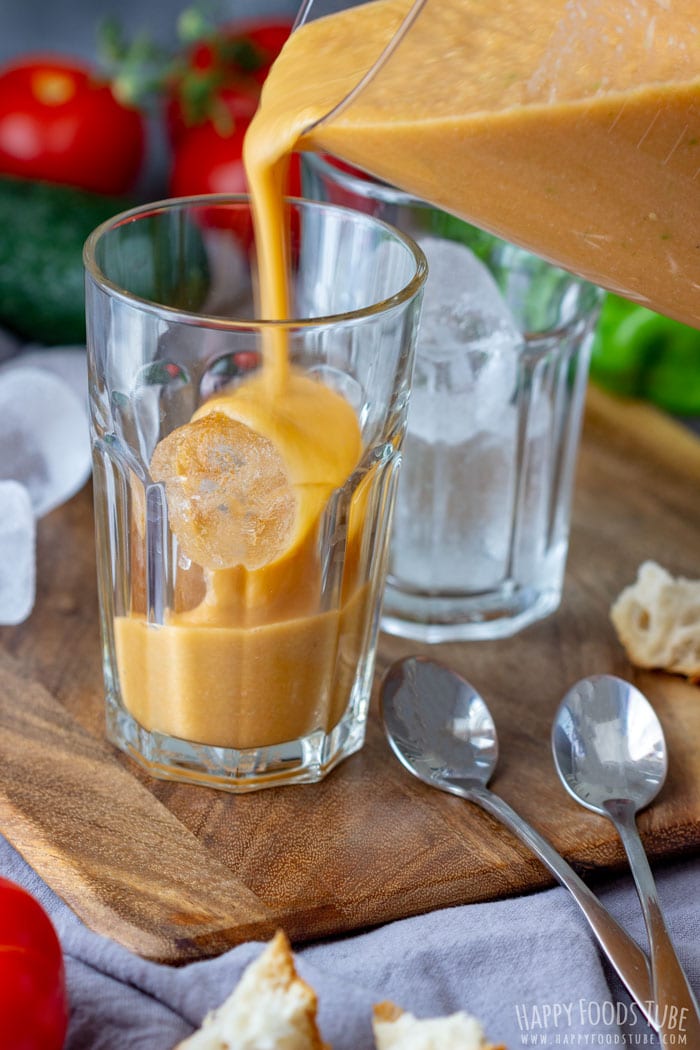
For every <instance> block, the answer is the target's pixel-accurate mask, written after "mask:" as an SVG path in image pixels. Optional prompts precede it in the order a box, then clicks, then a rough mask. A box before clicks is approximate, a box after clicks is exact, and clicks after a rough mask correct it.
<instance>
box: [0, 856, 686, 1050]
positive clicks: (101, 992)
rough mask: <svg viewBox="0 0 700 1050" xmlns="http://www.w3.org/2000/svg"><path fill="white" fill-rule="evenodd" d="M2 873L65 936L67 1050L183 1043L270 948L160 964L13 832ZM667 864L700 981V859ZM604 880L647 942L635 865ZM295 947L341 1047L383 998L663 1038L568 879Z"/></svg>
mask: <svg viewBox="0 0 700 1050" xmlns="http://www.w3.org/2000/svg"><path fill="white" fill-rule="evenodd" d="M0 873H1V874H3V875H4V876H6V877H7V878H11V879H14V880H15V881H16V882H19V883H21V884H22V885H23V886H25V887H26V888H27V889H29V890H30V891H31V892H32V893H33V894H34V895H35V896H36V897H37V898H38V899H39V900H40V901H41V902H42V904H43V905H44V907H45V908H46V909H47V911H48V912H49V914H50V915H51V917H52V919H53V921H54V923H55V926H56V929H57V930H58V933H59V936H60V938H61V941H62V944H63V948H64V951H65V954H66V968H67V974H68V987H69V995H70V1000H71V1023H70V1030H69V1036H68V1042H67V1045H66V1050H117V1048H118V1050H146V1048H148V1050H171V1048H172V1047H173V1046H174V1045H175V1044H176V1043H177V1042H178V1040H180V1039H183V1038H185V1037H186V1036H187V1035H188V1034H189V1033H190V1032H191V1031H192V1029H193V1028H194V1027H196V1026H197V1025H199V1023H200V1022H201V1020H202V1018H203V1017H204V1014H205V1013H206V1012H207V1011H208V1010H210V1009H212V1008H213V1007H215V1006H217V1005H218V1004H219V1003H221V1002H222V1001H223V1000H224V999H225V998H226V997H227V995H228V994H229V993H230V991H231V990H232V988H233V987H234V985H235V984H236V982H237V981H238V979H239V977H240V975H241V973H242V971H243V969H244V968H245V967H246V966H247V964H248V963H249V962H250V961H251V960H252V959H254V958H255V957H256V955H257V954H258V953H259V952H260V951H261V946H260V945H259V944H243V945H240V946H239V947H238V948H235V949H233V950H232V951H230V952H228V953H227V954H225V955H223V956H221V957H219V958H218V959H212V960H207V961H206V962H200V963H193V964H191V965H189V966H186V967H183V968H181V969H172V968H170V967H166V966H158V965H155V964H154V963H149V962H145V961H144V960H142V959H139V958H138V957H136V956H134V955H132V954H131V953H130V952H128V951H126V950H125V949H124V948H121V947H120V946H119V945H117V944H115V943H113V942H111V941H109V940H107V939H105V938H104V937H100V936H98V935H97V934H95V933H92V932H91V931H90V930H88V929H86V927H85V926H84V925H83V924H82V923H81V922H80V921H79V920H78V919H77V918H76V917H75V915H74V914H73V913H72V912H71V910H70V909H69V908H68V907H67V906H66V905H65V904H64V903H63V902H62V901H61V900H59V898H58V897H56V895H55V894H54V893H53V892H52V891H51V890H50V889H49V888H48V886H46V885H45V883H43V882H42V881H41V880H40V879H39V878H38V877H37V875H36V874H35V873H34V872H33V871H32V870H31V868H29V867H28V865H27V864H26V863H25V862H24V861H23V859H22V858H21V857H20V856H19V855H18V854H17V853H16V852H15V850H14V849H13V848H12V847H11V846H10V845H9V844H8V843H7V842H6V841H5V840H4V839H2V838H0ZM655 873H656V875H657V880H658V887H659V894H660V897H661V903H662V906H663V908H664V911H665V915H666V918H667V921H668V926H669V929H670V931H671V934H672V936H673V938H674V941H675V944H676V946H677V949H678V953H679V956H680V958H681V961H682V963H683V964H684V966H685V967H686V972H687V973H688V974H689V977H690V979H691V983H692V985H693V987H694V989H695V991H696V994H700V861H699V860H698V859H697V858H689V859H686V860H684V861H683V862H678V863H676V864H672V865H665V866H658V865H657V866H655ZM598 891H599V892H600V895H601V897H602V898H603V900H604V901H605V903H606V905H607V906H608V908H609V909H610V911H611V912H612V913H613V914H614V915H615V917H616V918H617V919H618V920H619V921H620V922H621V923H622V924H623V925H624V926H625V927H626V928H627V929H628V930H629V931H630V933H631V934H632V935H633V936H634V937H635V938H636V939H637V941H638V942H639V943H640V944H641V945H642V947H644V948H645V950H646V941H645V937H644V927H643V922H642V918H641V912H640V909H639V905H638V902H637V899H636V896H635V893H634V888H633V885H632V881H631V878H629V877H620V878H618V879H615V880H610V881H607V882H606V883H604V884H603V885H602V886H599V887H598ZM295 954H296V959H297V966H298V969H299V972H300V973H301V975H302V976H303V977H304V979H305V980H307V981H308V982H309V983H310V984H311V985H312V986H313V987H314V988H315V989H316V992H317V993H318V997H319V1001H320V1015H319V1016H320V1025H321V1029H322V1034H323V1036H324V1038H325V1039H326V1040H327V1041H328V1042H330V1043H331V1044H332V1046H333V1050H372V1047H373V1040H372V1034H371V1022H370V1018H371V1009H372V1004H373V1003H376V1002H379V1001H380V1000H382V999H391V1000H393V1001H394V1002H396V1003H397V1004H398V1005H399V1006H401V1007H403V1008H404V1009H407V1010H411V1012H413V1013H415V1014H416V1015H417V1016H423V1017H427V1016H437V1015H443V1014H448V1013H452V1012H454V1011H456V1010H467V1011H468V1012H470V1013H473V1014H475V1015H476V1016H478V1017H480V1018H481V1019H482V1021H483V1023H484V1026H485V1030H486V1032H487V1034H488V1036H489V1037H490V1039H491V1040H493V1041H494V1042H502V1043H504V1044H505V1045H506V1046H507V1047H508V1048H509V1050H515V1048H516V1047H520V1046H549V1047H556V1046H579V1047H595V1046H618V1047H619V1046H650V1045H654V1041H653V1040H652V1037H651V1035H650V1030H649V1028H648V1027H647V1025H646V1024H645V1022H644V1021H643V1020H641V1019H640V1018H634V1017H632V1016H631V1015H632V1010H631V1008H630V1001H629V998H628V997H627V995H626V993H625V992H624V990H623V989H622V987H621V985H620V984H619V982H618V981H617V978H616V977H615V975H614V974H612V973H611V971H610V969H609V968H608V966H607V965H604V964H603V962H602V961H601V958H600V955H599V953H598V950H597V946H596V943H595V942H594V940H593V939H592V937H591V935H590V934H589V932H588V927H587V925H586V923H585V921H584V919H583V918H582V916H581V914H580V912H579V911H578V909H577V907H576V905H575V904H573V902H572V901H571V899H570V898H569V896H568V894H567V893H566V892H565V891H564V890H562V889H560V888H556V889H553V890H549V891H546V892H543V893H538V894H534V895H532V896H527V897H517V898H513V899H510V900H504V901H497V902H494V903H490V904H472V905H466V906H464V907H457V908H449V909H445V910H441V911H435V912H432V913H430V914H428V915H423V916H419V917H417V918H412V919H405V920H403V921H400V922H395V923H391V924H389V925H386V926H383V927H380V928H378V929H375V930H371V931H369V932H364V933H360V934H357V935H355V936H352V937H344V938H341V939H336V940H332V941H326V942H323V943H317V944H313V945H309V946H306V947H302V948H299V949H298V950H297V951H296V953H295ZM679 1045H683V1044H682V1043H679ZM689 1050H698V1048H696V1047H694V1048H689Z"/></svg>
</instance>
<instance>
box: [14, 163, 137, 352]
mask: <svg viewBox="0 0 700 1050" xmlns="http://www.w3.org/2000/svg"><path fill="white" fill-rule="evenodd" d="M130 203H131V202H130V201H126V200H124V199H123V198H121V197H105V196H102V195H101V194H96V193H87V192H85V191H83V190H78V189H73V188H72V187H70V186H59V185H57V184H54V183H49V182H37V181H34V180H31V179H15V178H10V177H7V176H0V326H4V327H6V328H9V329H11V330H12V331H13V332H15V333H16V334H17V335H18V336H20V337H21V338H23V339H26V340H32V341H37V342H41V343H47V344H53V345H62V344H63V345H65V344H71V343H84V342H85V288H84V271H83V258H82V252H83V244H84V242H85V239H86V238H87V236H88V234H90V233H91V232H92V230H93V229H94V228H95V227H96V226H98V225H99V224H100V223H101V222H104V220H105V219H108V218H110V217H111V216H112V215H116V213H117V212H120V211H123V210H124V208H127V207H129V205H130Z"/></svg>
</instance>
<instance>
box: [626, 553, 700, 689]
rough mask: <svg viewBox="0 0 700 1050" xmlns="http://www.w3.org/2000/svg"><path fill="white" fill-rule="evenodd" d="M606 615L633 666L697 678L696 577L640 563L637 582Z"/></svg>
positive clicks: (699, 588) (699, 604)
mask: <svg viewBox="0 0 700 1050" xmlns="http://www.w3.org/2000/svg"><path fill="white" fill-rule="evenodd" d="M610 619H611V620H612V622H613V625H614V627H615V630H616V631H617V636H618V638H619V639H620V641H621V642H622V644H623V646H624V647H625V650H626V652H627V655H628V657H629V658H630V660H631V662H632V663H633V664H635V665H636V666H637V667H648V668H656V669H659V670H664V671H671V672H673V673H674V674H684V675H687V677H688V678H690V679H691V680H693V681H700V580H687V579H685V578H684V577H682V576H681V577H678V578H675V577H673V576H671V575H670V573H668V572H666V570H665V569H663V568H662V567H661V566H660V565H657V564H656V562H653V561H645V562H644V563H643V565H641V566H640V568H639V573H638V575H637V579H636V582H635V583H634V584H632V585H631V586H630V587H627V588H625V590H624V591H622V593H621V594H620V596H619V598H618V599H617V601H616V602H615V603H614V605H613V606H612V609H611V610H610Z"/></svg>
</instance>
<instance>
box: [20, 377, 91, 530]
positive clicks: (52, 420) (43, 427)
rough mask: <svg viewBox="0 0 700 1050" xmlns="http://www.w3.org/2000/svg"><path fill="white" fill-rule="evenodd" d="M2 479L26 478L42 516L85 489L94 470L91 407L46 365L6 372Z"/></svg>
mask: <svg viewBox="0 0 700 1050" xmlns="http://www.w3.org/2000/svg"><path fill="white" fill-rule="evenodd" d="M0 449H2V456H0V480H3V479H4V480H13V481H19V482H21V483H22V484H23V485H24V486H25V488H26V489H27V490H28V492H29V496H30V498H31V501H32V508H33V511H34V515H35V516H36V517H37V518H40V517H42V516H43V515H44V514H47V513H48V512H49V511H50V510H53V509H54V507H58V506H59V505H60V504H61V503H64V502H65V501H66V500H67V499H69V498H70V497H71V496H73V495H74V494H75V493H76V492H78V491H79V489H81V488H82V487H83V485H84V484H85V482H86V481H87V479H88V477H89V476H90V469H91V459H90V441H89V431H88V422H87V415H86V407H85V402H84V399H83V400H80V399H79V398H78V396H77V395H76V394H75V393H74V392H73V390H71V388H70V387H69V386H68V384H67V383H66V382H64V380H62V379H59V378H58V377H57V376H55V375H52V374H51V373H49V372H47V371H46V370H44V369H39V368H32V367H29V366H22V367H19V366H18V367H14V366H13V367H8V368H6V369H4V370H3V371H2V372H0Z"/></svg>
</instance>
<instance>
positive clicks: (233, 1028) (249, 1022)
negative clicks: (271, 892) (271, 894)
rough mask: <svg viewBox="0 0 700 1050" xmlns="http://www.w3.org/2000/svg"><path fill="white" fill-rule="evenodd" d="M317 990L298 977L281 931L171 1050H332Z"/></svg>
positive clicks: (288, 946)
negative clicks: (321, 1027) (321, 1023)
mask: <svg viewBox="0 0 700 1050" xmlns="http://www.w3.org/2000/svg"><path fill="white" fill-rule="evenodd" d="M316 1008H317V1001H316V993H315V992H314V990H313V988H310V987H309V985H308V984H306V982H305V981H302V979H301V978H300V977H299V975H298V974H297V972H296V969H295V966H294V956H293V955H292V950H291V947H290V945H289V941H288V940H287V937H286V936H285V934H284V933H283V932H282V931H281V930H279V931H278V932H277V933H276V934H275V936H274V938H273V939H272V940H271V941H270V943H269V944H268V945H267V947H266V948H265V950H264V951H263V952H262V954H261V955H259V956H258V958H257V959H256V960H255V961H254V962H252V963H251V964H250V966H248V967H247V968H246V970H245V971H244V973H243V976H242V977H241V979H240V981H239V982H238V984H237V985H236V988H235V989H234V991H233V992H232V994H231V995H230V996H229V998H228V999H226V1001H225V1002H224V1003H222V1005H221V1006H220V1007H219V1008H218V1009H217V1010H213V1011H212V1012H211V1013H209V1014H207V1016H206V1017H205V1018H204V1021H203V1023H202V1027H201V1028H200V1029H198V1031H196V1032H195V1033H194V1034H193V1035H191V1036H190V1037H189V1039H185V1041H184V1042H182V1043H179V1044H178V1046H177V1047H176V1048H175V1050H331V1048H330V1047H327V1046H326V1045H325V1044H324V1043H323V1042H322V1041H321V1036H320V1034H319V1031H318V1027H317V1025H316Z"/></svg>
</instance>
